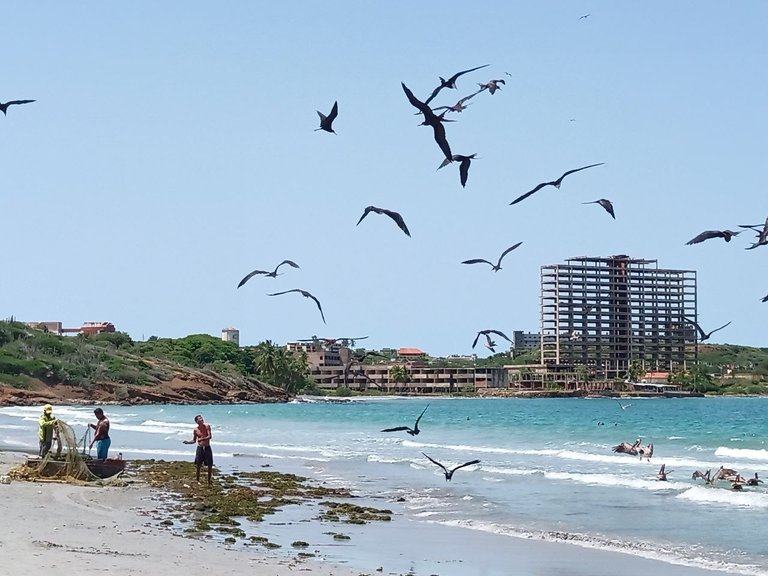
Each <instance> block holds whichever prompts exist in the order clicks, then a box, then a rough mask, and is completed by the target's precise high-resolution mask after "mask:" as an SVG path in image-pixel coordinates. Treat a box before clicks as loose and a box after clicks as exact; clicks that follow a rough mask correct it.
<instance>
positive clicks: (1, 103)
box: [0, 100, 34, 116]
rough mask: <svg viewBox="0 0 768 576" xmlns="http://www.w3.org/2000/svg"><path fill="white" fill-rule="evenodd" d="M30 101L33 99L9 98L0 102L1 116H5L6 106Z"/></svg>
mask: <svg viewBox="0 0 768 576" xmlns="http://www.w3.org/2000/svg"><path fill="white" fill-rule="evenodd" d="M30 102H34V100H9V101H8V102H0V111H2V113H3V116H6V113H7V111H8V106H13V105H14V104H29V103H30Z"/></svg>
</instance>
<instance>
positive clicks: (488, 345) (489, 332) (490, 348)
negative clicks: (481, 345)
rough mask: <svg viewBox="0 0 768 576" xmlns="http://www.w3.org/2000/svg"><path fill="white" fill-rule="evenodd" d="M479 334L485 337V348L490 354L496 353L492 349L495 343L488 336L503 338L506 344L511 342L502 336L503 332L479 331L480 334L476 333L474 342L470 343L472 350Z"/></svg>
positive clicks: (504, 335)
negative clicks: (493, 335) (495, 335)
mask: <svg viewBox="0 0 768 576" xmlns="http://www.w3.org/2000/svg"><path fill="white" fill-rule="evenodd" d="M480 334H484V335H485V339H486V343H485V347H486V348H488V350H490V351H491V352H496V350H495V349H494V348H493V347H494V346H496V342H494V341H493V340H491V336H490V334H498V335H499V336H501V337H502V338H504V339H505V340H507V341H508V342H512V340H510V339H509V338H508V337H507V335H506V334H504V332H500V331H498V330H480V332H478V333H477V336H475V341H474V342H472V348H474V347H475V346H477V341H478V340H479V339H480Z"/></svg>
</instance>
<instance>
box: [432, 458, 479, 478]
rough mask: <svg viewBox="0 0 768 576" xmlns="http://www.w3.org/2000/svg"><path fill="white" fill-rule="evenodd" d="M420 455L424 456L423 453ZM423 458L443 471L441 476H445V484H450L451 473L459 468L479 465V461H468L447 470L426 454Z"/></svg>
mask: <svg viewBox="0 0 768 576" xmlns="http://www.w3.org/2000/svg"><path fill="white" fill-rule="evenodd" d="M422 454H424V452H422ZM424 456H426V457H427V460H429V461H430V462H432V464H437V465H438V466H440V468H442V469H443V474H445V481H446V482H450V481H451V478H453V473H454V472H456V470H458V469H459V468H464V467H465V466H472V464H480V460H470V461H469V462H464V464H459V465H458V466H454V467H453V468H451V469H450V470H449V469H448V468H446V467H445V466H443V465H442V464H440V462H438V461H437V460H435V459H433V458H430V457H429V456H427V455H426V454H424Z"/></svg>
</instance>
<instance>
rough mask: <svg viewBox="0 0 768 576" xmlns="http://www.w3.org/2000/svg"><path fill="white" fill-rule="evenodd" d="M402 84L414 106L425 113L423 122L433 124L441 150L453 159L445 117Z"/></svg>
mask: <svg viewBox="0 0 768 576" xmlns="http://www.w3.org/2000/svg"><path fill="white" fill-rule="evenodd" d="M400 85H401V86H402V87H403V92H405V95H406V96H407V97H408V101H409V102H410V103H411V105H412V106H414V107H415V108H416V109H417V110H418V111H419V112H421V113H422V114H423V115H424V122H423V124H425V125H428V126H432V130H433V132H434V135H435V142H437V145H438V146H439V147H440V150H442V151H443V154H444V155H445V157H446V158H448V159H449V161H452V160H453V154H451V147H450V145H449V144H448V140H447V139H446V137H445V126H443V120H444V118H441V117H440V116H438V115H437V114H435V113H434V112H433V111H432V108H430V107H429V106H428V105H426V104H425V103H424V102H421V101H420V100H419V99H418V98H416V96H414V95H413V92H411V91H410V90H409V89H408V86H406V85H405V84H403V83H402V82H400Z"/></svg>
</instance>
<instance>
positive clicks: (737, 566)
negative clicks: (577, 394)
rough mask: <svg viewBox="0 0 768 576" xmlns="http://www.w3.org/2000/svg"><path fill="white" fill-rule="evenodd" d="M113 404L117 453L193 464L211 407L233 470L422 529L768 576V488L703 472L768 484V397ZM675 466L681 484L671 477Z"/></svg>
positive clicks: (0, 413) (13, 433) (2, 431)
mask: <svg viewBox="0 0 768 576" xmlns="http://www.w3.org/2000/svg"><path fill="white" fill-rule="evenodd" d="M622 404H623V405H624V406H625V407H624V408H622V406H621V405H622ZM628 404H629V406H627V405H628ZM427 405H428V408H427V410H426V412H425V413H424V415H423V417H422V418H421V421H420V422H419V428H420V430H421V432H420V434H418V435H415V436H412V435H409V434H408V433H407V432H405V431H400V432H382V431H381V430H383V429H384V428H391V427H396V426H409V427H413V425H414V423H415V420H416V418H417V417H418V416H419V414H420V413H421V412H422V410H424V408H425V407H427ZM104 408H105V412H106V414H107V416H108V417H109V418H110V421H111V423H112V431H111V437H112V448H111V452H110V455H111V456H116V455H117V453H118V452H120V453H122V456H123V458H127V459H132V458H156V459H165V460H177V459H185V460H192V459H193V455H194V447H193V446H186V445H184V444H182V440H185V439H191V438H192V430H193V428H194V426H195V424H194V422H193V418H194V416H195V415H196V414H198V413H200V414H202V415H203V416H204V418H205V420H206V422H208V423H209V424H211V426H212V429H213V441H212V446H213V450H214V461H215V463H216V466H217V467H218V468H220V469H222V470H223V471H231V470H243V471H245V470H257V469H261V468H262V467H263V466H265V465H270V466H272V467H273V468H274V469H276V470H280V471H283V472H294V473H297V474H301V475H304V476H308V477H310V478H314V479H317V480H318V481H322V482H324V483H326V484H327V485H331V486H347V487H350V488H351V489H352V490H353V491H354V492H355V493H356V494H360V495H363V496H368V497H375V498H378V499H380V500H382V502H380V504H379V507H388V508H392V509H393V510H395V511H396V513H397V517H398V518H399V519H400V520H399V521H401V522H407V523H408V524H409V526H410V527H411V528H413V527H414V526H416V527H420V529H422V533H423V534H426V533H428V531H429V528H430V527H434V526H437V525H442V526H451V527H453V528H456V529H461V530H464V531H471V532H466V533H467V534H472V538H475V539H476V538H477V537H478V536H482V535H483V534H487V535H488V537H489V538H490V537H491V536H493V538H495V539H498V537H499V536H504V537H510V538H517V537H522V538H533V539H542V540H555V541H566V542H568V543H571V544H573V545H576V546H584V547H589V548H597V549H607V550H613V551H618V552H622V553H626V554H631V555H636V556H642V557H646V558H654V559H658V560H662V561H664V562H668V563H669V564H670V565H672V564H676V565H688V566H695V567H699V568H707V569H713V570H720V571H723V572H727V573H730V574H747V575H768V545H767V544H766V542H768V522H765V514H766V512H768V486H767V485H766V484H759V485H757V486H747V487H745V488H744V489H743V490H742V491H735V490H732V489H731V484H730V483H729V482H727V481H724V480H721V481H718V482H716V483H714V484H713V485H706V484H705V483H704V482H703V481H702V480H700V479H693V478H692V473H693V472H694V471H695V470H699V471H702V472H704V471H706V470H708V469H711V470H712V472H713V473H714V472H715V471H716V470H717V469H718V468H719V467H720V466H724V467H726V468H733V469H735V470H737V471H738V472H740V473H741V474H742V476H744V477H746V478H750V477H754V475H755V473H758V474H759V476H761V477H762V476H766V481H767V482H768V450H767V449H766V437H768V422H766V419H765V417H764V414H765V413H766V409H767V408H768V398H760V397H756V398H684V399H683V398H681V399H675V398H631V399H629V398H623V399H622V400H621V403H620V402H619V401H617V400H616V399H611V398H578V399H577V398H568V399H510V398H504V399H501V398H494V399H481V398H443V397H441V398H400V397H386V398H362V399H358V398H355V399H352V400H350V401H344V402H330V401H324V400H323V399H307V400H306V401H295V402H291V403H287V404H236V405H204V406H175V405H155V406H112V405H110V406H104ZM41 409H42V407H36V406H33V407H3V408H0V449H3V450H27V451H29V452H31V453H34V452H36V451H37V418H38V416H39V414H40V412H41ZM54 415H55V416H57V417H58V418H61V419H63V420H64V421H66V422H67V423H68V424H69V425H70V426H72V427H73V428H74V430H75V432H76V433H77V434H78V435H79V436H80V437H82V436H83V435H85V434H86V430H87V428H86V426H87V423H88V422H95V418H94V416H93V408H92V407H89V406H55V407H54ZM637 438H641V439H642V444H643V445H648V444H651V443H652V444H653V445H654V453H653V456H652V458H651V459H650V461H647V460H640V458H638V457H636V456H630V455H628V454H621V453H614V452H613V451H612V447H613V446H615V445H617V444H619V443H621V442H629V443H630V444H631V443H633V442H635V440H636V439H637ZM92 454H94V455H95V452H92ZM424 454H427V455H429V456H430V457H431V458H433V459H434V460H437V461H438V462H440V463H442V464H444V465H445V466H446V467H447V468H449V469H450V468H452V467H454V466H456V465H459V464H463V463H465V462H468V461H470V460H474V459H479V460H480V463H479V464H473V465H471V466H466V467H464V468H461V469H458V470H456V472H455V473H454V475H453V478H452V481H450V482H448V481H446V479H445V476H444V474H443V471H442V470H441V469H440V468H439V467H438V466H437V465H436V464H433V463H432V462H430V461H429V460H428V459H427V458H426V457H425V455H424ZM662 464H665V467H666V470H667V471H668V472H669V475H668V481H666V482H663V481H659V480H657V478H656V474H657V472H658V471H659V468H660V466H661V465H662ZM488 561H489V562H492V560H488ZM500 562H501V560H500ZM462 570H463V571H464V573H466V566H465V567H463V568H461V569H458V568H457V570H456V572H455V573H457V574H459V573H462V572H461V571H462ZM440 573H441V575H442V574H449V573H450V570H448V569H444V570H442V571H441V572H440ZM484 573H488V574H505V573H508V570H505V567H504V566H499V567H498V571H494V569H493V567H491V568H488V569H487V570H486V571H485V572H484Z"/></svg>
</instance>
